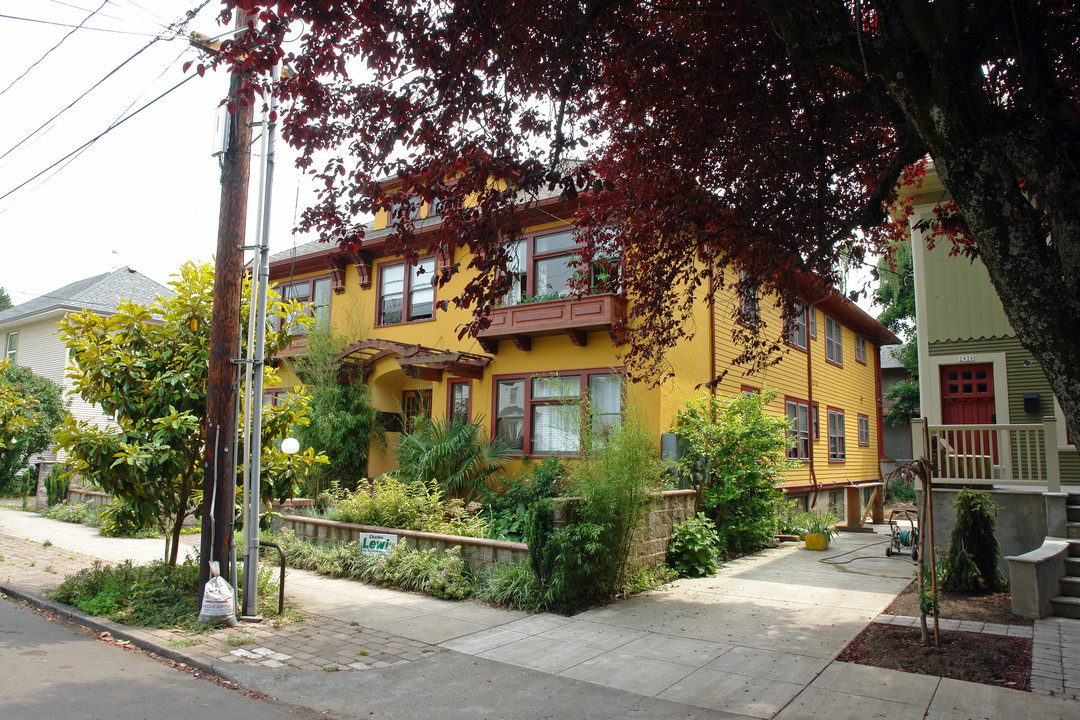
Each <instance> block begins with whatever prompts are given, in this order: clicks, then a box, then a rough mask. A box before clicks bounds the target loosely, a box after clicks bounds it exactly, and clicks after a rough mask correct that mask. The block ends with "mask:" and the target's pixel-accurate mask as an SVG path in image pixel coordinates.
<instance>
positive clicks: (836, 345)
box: [825, 315, 844, 365]
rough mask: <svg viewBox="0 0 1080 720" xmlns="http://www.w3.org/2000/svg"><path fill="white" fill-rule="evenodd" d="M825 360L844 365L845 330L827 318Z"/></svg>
mask: <svg viewBox="0 0 1080 720" xmlns="http://www.w3.org/2000/svg"><path fill="white" fill-rule="evenodd" d="M825 359H826V360H828V361H829V362H831V363H833V364H835V365H843V364H844V328H843V326H842V325H841V324H840V323H838V322H836V321H835V320H833V319H832V318H831V317H829V316H828V315H826V316H825Z"/></svg>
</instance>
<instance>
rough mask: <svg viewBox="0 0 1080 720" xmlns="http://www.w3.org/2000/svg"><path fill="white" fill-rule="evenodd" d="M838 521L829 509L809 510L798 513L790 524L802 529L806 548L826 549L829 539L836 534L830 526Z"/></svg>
mask: <svg viewBox="0 0 1080 720" xmlns="http://www.w3.org/2000/svg"><path fill="white" fill-rule="evenodd" d="M838 522H840V518H839V517H837V516H836V514H835V513H833V512H831V511H828V510H826V511H822V510H811V511H809V512H804V513H799V515H798V516H797V517H796V518H793V520H792V525H794V526H795V527H797V528H799V530H801V531H802V536H803V543H805V545H806V549H807V550H828V549H829V541H830V540H831V539H832V538H833V536H835V535H836V531H835V530H833V527H832V526H833V525H835V524H836V523H838Z"/></svg>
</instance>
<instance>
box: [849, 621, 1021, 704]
mask: <svg viewBox="0 0 1080 720" xmlns="http://www.w3.org/2000/svg"><path fill="white" fill-rule="evenodd" d="M933 632H934V630H933V626H932V625H931V627H930V635H931V642H933ZM837 660H842V661H844V662H852V663H859V664H860V665H873V666H874V667H882V668H889V669H892V670H902V671H904V672H910V673H918V674H920V675H936V676H938V677H947V678H954V679H956V680H966V681H968V682H976V683H982V684H983V685H998V686H1001V687H1007V688H1012V689H1013V690H1030V689H1031V641H1030V640H1026V639H1023V638H1010V637H1002V636H1000V635H983V634H980V633H971V632H951V631H943V632H942V633H941V644H940V645H939V646H938V647H923V645H922V640H921V634H920V631H919V628H917V627H914V628H913V627H901V626H896V625H881V624H878V623H871V624H870V625H869V626H868V627H867V628H866V629H865V630H863V631H862V632H861V633H859V635H858V637H856V638H855V639H854V640H852V641H851V643H850V644H849V645H848V646H847V647H846V648H845V649H844V652H842V653H841V654H840V656H839V657H838V658H837Z"/></svg>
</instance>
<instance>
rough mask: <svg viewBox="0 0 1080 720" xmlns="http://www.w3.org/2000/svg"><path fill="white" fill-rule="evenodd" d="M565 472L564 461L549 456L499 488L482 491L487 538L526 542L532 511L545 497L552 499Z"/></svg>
mask: <svg viewBox="0 0 1080 720" xmlns="http://www.w3.org/2000/svg"><path fill="white" fill-rule="evenodd" d="M563 473H564V470H563V467H562V461H561V460H560V459H559V458H557V457H546V458H544V459H543V460H542V461H540V462H539V463H536V464H535V465H534V466H528V467H525V468H522V469H521V470H520V471H518V472H517V473H514V475H513V476H511V477H510V478H507V479H504V480H502V481H501V482H500V483H499V486H498V489H497V490H493V489H491V488H489V487H485V488H483V489H481V491H480V495H479V501H480V504H481V506H482V507H481V510H480V516H481V517H482V518H483V519H484V522H485V523H486V524H487V528H488V530H487V537H489V538H492V539H493V540H509V541H511V542H524V541H525V522H526V518H527V516H528V514H529V508H530V507H532V505H533V503H535V502H536V501H537V500H539V499H542V498H549V497H551V496H552V495H553V494H554V492H555V487H556V485H557V483H558V482H559V481H560V479H561V478H562V476H563Z"/></svg>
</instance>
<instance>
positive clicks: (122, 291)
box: [0, 267, 173, 463]
mask: <svg viewBox="0 0 1080 720" xmlns="http://www.w3.org/2000/svg"><path fill="white" fill-rule="evenodd" d="M172 294H173V291H172V290H171V289H169V288H167V287H165V286H164V285H161V284H160V283H157V282H155V281H153V280H151V279H150V278H148V277H146V276H145V275H141V274H140V273H138V272H136V271H134V270H132V269H131V268H127V267H122V268H120V269H119V270H113V271H112V272H107V273H103V274H101V275H95V276H94V277H89V278H86V279H85V280H79V281H77V282H73V283H71V284H70V285H65V286H64V287H62V288H59V289H57V290H53V291H52V292H49V293H45V294H44V295H41V296H40V297H36V298H34V299H33V300H28V301H26V302H24V303H22V304H20V305H16V306H15V307H12V308H8V309H7V310H4V311H0V341H2V342H3V345H2V346H0V347H2V349H3V351H4V357H6V358H7V359H9V360H11V361H12V362H14V363H16V364H18V365H22V366H24V367H28V368H30V369H31V370H33V371H34V372H35V373H36V374H38V375H40V376H41V377H44V378H48V379H49V380H52V381H54V382H55V383H56V384H58V385H59V386H60V387H61V388H63V390H64V396H65V398H67V399H69V400H70V401H71V406H70V408H69V409H70V411H71V414H72V415H74V416H75V417H76V418H77V419H78V420H88V421H93V422H96V423H98V424H106V423H108V422H109V420H108V418H107V417H106V416H105V415H104V413H102V412H101V409H100V408H98V407H97V406H96V405H92V404H90V403H87V402H85V401H84V400H82V398H80V397H79V396H78V395H77V394H75V392H74V390H73V384H72V382H71V381H70V380H69V379H68V378H67V368H68V350H67V347H66V346H65V345H64V342H63V340H61V338H60V335H59V328H58V327H57V322H59V321H60V319H61V318H63V317H64V316H65V315H67V314H68V313H78V312H82V311H83V310H90V311H92V312H95V313H98V314H99V315H112V314H113V313H115V312H116V308H117V306H118V305H119V304H120V300H121V299H128V300H133V301H135V302H137V303H140V304H143V305H150V304H151V303H153V301H154V299H155V298H158V297H163V296H169V295H172ZM54 459H55V460H63V457H57V458H53V457H52V456H45V457H42V458H41V460H42V461H44V463H51V462H52V461H53V460H54Z"/></svg>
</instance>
